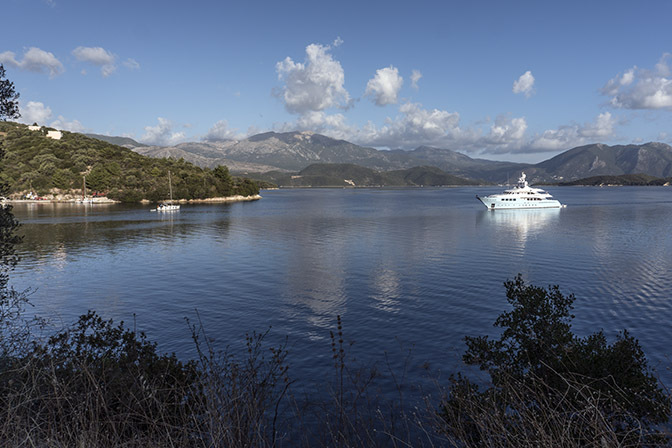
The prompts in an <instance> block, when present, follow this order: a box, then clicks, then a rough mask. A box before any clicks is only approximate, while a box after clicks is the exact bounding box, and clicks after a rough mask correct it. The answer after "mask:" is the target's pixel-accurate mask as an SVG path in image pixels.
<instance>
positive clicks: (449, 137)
mask: <svg viewBox="0 0 672 448" xmlns="http://www.w3.org/2000/svg"><path fill="white" fill-rule="evenodd" d="M459 124H460V114H458V113H457V112H447V111H444V110H439V109H432V110H428V109H424V108H423V107H422V105H421V104H419V103H405V104H402V105H401V106H400V107H399V115H398V116H397V117H395V118H388V119H387V120H386V122H385V125H383V126H380V127H378V126H375V125H374V124H372V123H368V124H367V125H365V126H364V127H362V128H361V129H360V130H359V131H358V132H357V135H356V136H355V140H356V141H358V142H359V143H360V144H365V145H368V146H378V147H388V148H405V149H411V148H414V147H416V146H420V145H431V144H446V143H449V142H450V143H457V142H459V141H461V140H463V139H465V138H467V135H466V134H467V133H468V132H466V133H465V131H463V130H462V129H461V128H460V126H459Z"/></svg>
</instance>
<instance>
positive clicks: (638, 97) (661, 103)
mask: <svg viewBox="0 0 672 448" xmlns="http://www.w3.org/2000/svg"><path fill="white" fill-rule="evenodd" d="M670 59H672V54H670V53H664V54H663V55H662V57H661V58H660V60H659V61H658V63H657V64H656V65H655V67H654V69H653V70H647V69H640V68H637V67H636V66H635V67H632V68H630V69H629V70H627V71H626V72H625V73H623V74H622V75H621V74H619V75H617V76H615V77H614V78H612V79H610V80H609V81H608V82H607V83H606V84H605V86H604V87H603V88H602V94H603V95H606V96H609V97H611V99H610V100H609V103H610V104H611V105H612V106H613V107H616V108H621V109H669V110H672V79H671V78H670V76H671V75H672V69H671V68H670V65H669V61H670Z"/></svg>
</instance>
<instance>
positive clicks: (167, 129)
mask: <svg viewBox="0 0 672 448" xmlns="http://www.w3.org/2000/svg"><path fill="white" fill-rule="evenodd" d="M157 120H158V122H159V124H158V125H156V126H145V135H143V136H142V138H141V141H142V142H143V143H147V144H149V145H157V146H172V145H176V144H178V143H180V142H182V141H184V138H185V134H184V132H174V131H173V123H172V122H171V121H170V120H167V119H165V118H162V117H158V119H157Z"/></svg>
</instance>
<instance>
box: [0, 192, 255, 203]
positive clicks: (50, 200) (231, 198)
mask: <svg viewBox="0 0 672 448" xmlns="http://www.w3.org/2000/svg"><path fill="white" fill-rule="evenodd" d="M88 199H90V201H89V200H88ZM88 199H87V202H85V203H83V202H81V198H75V197H69V195H57V196H55V197H51V198H50V197H46V198H44V199H9V198H7V199H4V200H3V201H2V202H3V203H7V204H83V205H88V204H120V203H121V201H115V200H114V199H110V198H107V197H104V196H103V197H98V198H88ZM259 199H261V195H258V194H255V195H252V196H241V195H235V196H225V197H217V198H205V199H180V200H174V201H173V202H175V203H178V204H206V203H226V202H249V201H258V200H259ZM149 203H151V201H148V200H147V199H143V200H142V201H140V204H149Z"/></svg>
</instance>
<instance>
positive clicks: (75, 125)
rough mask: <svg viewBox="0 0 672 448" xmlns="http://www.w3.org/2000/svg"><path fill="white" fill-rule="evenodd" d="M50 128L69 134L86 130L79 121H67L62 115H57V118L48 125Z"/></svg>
mask: <svg viewBox="0 0 672 448" xmlns="http://www.w3.org/2000/svg"><path fill="white" fill-rule="evenodd" d="M49 126H50V127H52V128H56V129H62V130H64V131H70V132H84V131H86V128H85V127H84V125H83V124H82V123H80V122H79V120H72V121H68V120H67V119H66V118H65V117H64V116H63V115H59V116H58V118H57V119H56V120H54V121H52V122H51V124H49Z"/></svg>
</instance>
